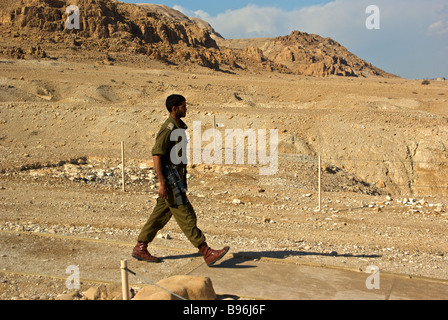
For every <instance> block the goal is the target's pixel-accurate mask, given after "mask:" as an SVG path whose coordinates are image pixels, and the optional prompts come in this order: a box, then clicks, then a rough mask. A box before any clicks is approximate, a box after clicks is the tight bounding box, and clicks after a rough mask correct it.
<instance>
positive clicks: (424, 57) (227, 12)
mask: <svg viewBox="0 0 448 320" xmlns="http://www.w3.org/2000/svg"><path fill="white" fill-rule="evenodd" d="M122 1H123V2H129V3H157V4H164V5H166V6H169V7H172V8H175V9H177V10H179V11H181V12H183V13H184V14H186V15H188V16H195V17H198V18H201V19H203V20H206V21H207V22H209V23H210V24H211V25H212V26H213V27H214V28H215V30H216V31H217V32H219V33H220V34H221V35H223V36H224V37H225V38H257V37H275V36H281V35H287V34H290V33H291V32H292V31H294V30H300V31H305V32H308V33H315V34H318V35H321V36H323V37H331V38H333V39H334V40H335V41H337V42H339V43H340V44H342V45H343V46H345V47H347V49H348V50H349V51H351V52H352V53H354V54H356V55H357V56H359V57H360V58H361V59H364V60H367V61H368V62H370V63H372V64H373V65H375V66H377V67H379V68H382V69H384V70H385V71H388V72H391V73H394V74H397V75H399V76H402V77H404V78H408V79H424V78H436V77H445V78H448V1H446V0H425V1H422V0H320V1H319V0H317V1H312V0H303V1H300V0H295V1H294V0H284V1H274V0H261V1H236V0H229V1H210V0H208V1H205V0H188V1H187V0H166V1H164V0H158V1H145V0H122ZM369 5H376V6H377V8H378V10H379V11H378V13H379V15H378V16H377V17H378V18H379V20H378V19H377V21H379V29H368V28H367V27H366V20H368V19H369V17H370V16H371V14H372V13H371V12H370V13H367V12H366V8H367V7H368V6H369Z"/></svg>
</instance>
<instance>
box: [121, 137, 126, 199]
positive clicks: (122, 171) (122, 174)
mask: <svg viewBox="0 0 448 320" xmlns="http://www.w3.org/2000/svg"><path fill="white" fill-rule="evenodd" d="M121 180H122V183H123V185H122V188H123V192H126V188H125V180H124V141H121Z"/></svg>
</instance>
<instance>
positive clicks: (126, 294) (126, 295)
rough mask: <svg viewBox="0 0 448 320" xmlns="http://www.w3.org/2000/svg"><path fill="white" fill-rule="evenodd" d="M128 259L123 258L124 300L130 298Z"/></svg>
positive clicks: (122, 281) (122, 280)
mask: <svg viewBox="0 0 448 320" xmlns="http://www.w3.org/2000/svg"><path fill="white" fill-rule="evenodd" d="M127 269H128V261H127V260H121V287H122V293H123V300H129V282H128V270H127Z"/></svg>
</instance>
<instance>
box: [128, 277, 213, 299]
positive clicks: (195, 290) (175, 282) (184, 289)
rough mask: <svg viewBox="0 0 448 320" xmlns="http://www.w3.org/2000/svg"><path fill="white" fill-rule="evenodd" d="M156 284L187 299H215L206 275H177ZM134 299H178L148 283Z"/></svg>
mask: <svg viewBox="0 0 448 320" xmlns="http://www.w3.org/2000/svg"><path fill="white" fill-rule="evenodd" d="M157 285H159V286H161V287H163V288H165V289H167V290H169V291H171V292H173V293H175V294H177V295H179V296H181V297H183V298H185V299H188V300H215V299H216V293H215V289H214V288H213V285H212V282H211V280H210V278H208V277H197V276H188V275H177V276H173V277H170V278H167V279H163V280H160V281H159V282H157ZM134 300H180V299H179V298H178V297H176V296H173V295H172V294H170V293H168V292H166V291H165V290H163V289H161V288H159V287H157V286H154V285H149V286H146V287H144V288H142V289H141V290H140V291H139V292H138V293H137V294H136V295H135V297H134Z"/></svg>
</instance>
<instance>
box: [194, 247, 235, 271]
mask: <svg viewBox="0 0 448 320" xmlns="http://www.w3.org/2000/svg"><path fill="white" fill-rule="evenodd" d="M198 249H199V251H200V252H201V254H202V256H203V257H204V260H205V263H206V264H207V266H209V267H211V266H212V265H214V264H215V263H216V262H218V261H219V260H221V258H222V257H224V256H225V255H226V253H227V252H228V251H229V249H230V248H229V247H224V248H223V249H221V250H213V249H212V248H210V247H209V246H208V245H207V243H206V242H204V243H203V244H201V245H200V246H199V248H198Z"/></svg>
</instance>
